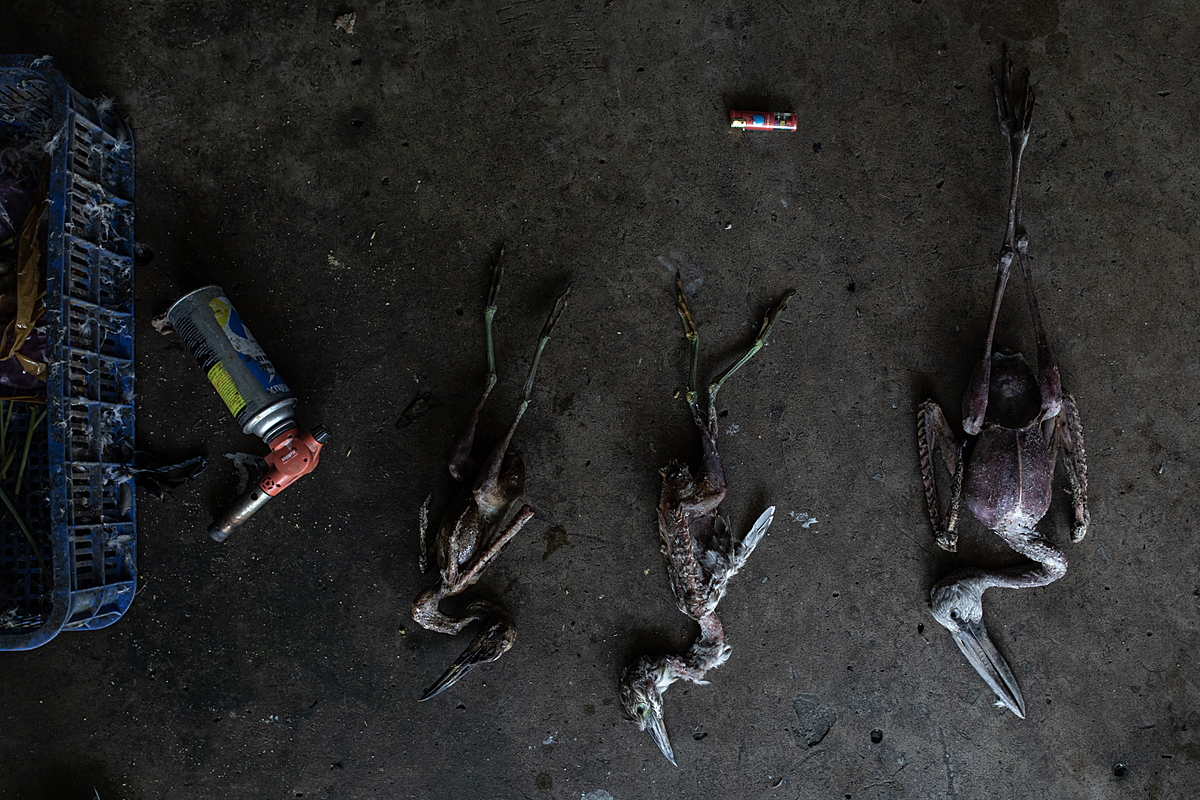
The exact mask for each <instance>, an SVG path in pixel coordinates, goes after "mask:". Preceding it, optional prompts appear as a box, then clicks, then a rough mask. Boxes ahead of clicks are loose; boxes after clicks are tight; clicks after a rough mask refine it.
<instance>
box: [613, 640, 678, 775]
mask: <svg viewBox="0 0 1200 800" xmlns="http://www.w3.org/2000/svg"><path fill="white" fill-rule="evenodd" d="M674 682H675V678H674V676H673V675H672V674H671V669H670V667H669V666H668V665H667V663H666V659H658V660H654V661H652V660H650V659H648V658H642V659H640V660H639V661H638V662H637V663H636V664H634V665H633V666H631V667H629V668H628V669H626V670H625V674H624V675H623V676H622V677H621V705H622V706H623V707H624V709H625V714H626V715H627V716H628V717H629V718H630V719H631V720H633V722H634V724H635V725H637V726H638V730H640V731H649V732H650V738H652V739H653V740H654V743H655V744H656V745H658V749H659V750H661V751H662V754H663V755H664V756H666V757H667V760H668V761H670V762H671V765H672V766H674V765H675V753H674V752H673V751H672V750H671V739H670V738H669V737H668V736H667V726H666V723H665V722H664V721H663V702H662V695H663V692H664V691H666V689H667V687H668V686H670V685H671V684H672V683H674Z"/></svg>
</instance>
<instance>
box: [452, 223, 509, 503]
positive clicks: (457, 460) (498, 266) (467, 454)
mask: <svg viewBox="0 0 1200 800" xmlns="http://www.w3.org/2000/svg"><path fill="white" fill-rule="evenodd" d="M503 275H504V246H503V245H501V247H500V253H499V255H497V256H496V260H495V261H494V262H493V263H492V285H491V288H490V289H488V299H487V305H486V306H485V307H484V309H483V329H484V335H485V337H486V339H487V361H488V372H487V381H486V382H485V383H484V386H483V396H482V397H480V398H479V403H478V404H477V405H476V406H475V410H474V411H472V412H471V416H469V417H467V422H466V424H465V425H464V426H463V429H462V431H461V432H460V433H459V434H458V438H457V439H455V442H454V449H453V451H451V454H450V474H451V475H453V476H454V479H455V480H456V481H458V482H459V483H466V482H467V481H468V480H470V478H471V476H472V475H474V474H475V461H474V459H472V458H471V450H472V448H474V446H475V428H476V426H477V425H478V424H479V414H480V413H481V412H482V411H483V404H484V403H486V402H487V399H488V395H489V394H491V393H492V389H493V388H494V387H495V386H496V348H495V345H494V343H493V337H492V323H493V320H495V318H496V299H497V298H498V297H499V296H500V278H501V277H502V276H503Z"/></svg>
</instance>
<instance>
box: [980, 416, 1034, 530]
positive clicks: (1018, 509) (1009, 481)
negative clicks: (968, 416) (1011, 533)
mask: <svg viewBox="0 0 1200 800" xmlns="http://www.w3.org/2000/svg"><path fill="white" fill-rule="evenodd" d="M1053 476H1054V461H1053V459H1052V457H1051V453H1050V449H1049V447H1047V445H1046V442H1045V440H1044V439H1043V438H1042V435H1041V430H1040V429H1039V427H1038V426H1037V425H1029V426H1027V427H1025V428H1022V429H1020V430H1012V429H1010V428H1002V427H1000V426H998V425H989V426H987V427H985V428H984V429H983V431H982V433H980V435H979V440H978V441H977V442H976V443H975V451H974V453H972V455H971V460H970V462H969V463H968V464H967V468H966V476H965V477H964V479H963V497H964V499H965V500H966V503H967V508H969V509H970V510H971V513H972V514H974V515H975V517H976V519H978V520H979V521H980V522H982V523H983V524H984V525H986V526H987V527H988V528H990V529H992V530H997V529H999V528H1004V527H1008V526H1010V525H1012V524H1014V523H1023V524H1027V525H1028V526H1029V527H1030V528H1032V527H1033V525H1034V524H1036V523H1037V521H1038V520H1040V519H1041V518H1042V517H1043V516H1045V514H1046V511H1047V510H1048V509H1049V508H1050V488H1051V481H1052V478H1053Z"/></svg>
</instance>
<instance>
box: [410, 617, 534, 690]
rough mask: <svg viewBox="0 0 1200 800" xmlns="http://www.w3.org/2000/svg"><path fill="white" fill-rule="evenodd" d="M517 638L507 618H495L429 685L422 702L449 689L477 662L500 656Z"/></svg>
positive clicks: (493, 659)
mask: <svg viewBox="0 0 1200 800" xmlns="http://www.w3.org/2000/svg"><path fill="white" fill-rule="evenodd" d="M515 638H516V632H515V631H514V630H513V628H512V625H510V624H509V622H508V620H507V619H505V618H499V619H495V620H493V621H492V622H491V623H490V624H488V625H486V626H485V627H484V629H483V630H481V631H480V632H479V635H478V636H476V637H475V640H474V641H473V642H471V644H470V646H469V647H467V649H466V650H464V651H463V654H462V655H461V656H459V657H458V658H457V659H456V660H455V662H454V663H453V664H451V665H450V668H449V669H447V670H446V671H445V672H444V673H442V677H440V678H438V680H437V683H435V684H434V685H433V686H430V687H429V689H428V690H427V691H426V692H425V694H424V695H423V696H422V697H421V700H420V702H422V703H424V702H425V701H426V700H428V699H430V698H431V697H436V696H437V695H439V694H441V693H442V692H444V691H446V690H447V689H449V688H450V687H451V686H453V685H454V684H455V683H457V682H458V680H459V678H461V677H463V676H464V675H466V674H467V673H468V672H470V671H471V670H472V669H474V668H475V665H476V664H486V663H487V662H489V661H495V660H496V659H498V658H500V656H502V655H504V654H505V653H507V652H508V650H509V648H511V647H512V645H513V640H514V639H515Z"/></svg>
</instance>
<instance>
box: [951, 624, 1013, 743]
mask: <svg viewBox="0 0 1200 800" xmlns="http://www.w3.org/2000/svg"><path fill="white" fill-rule="evenodd" d="M950 635H951V636H953V637H954V643H955V644H957V645H958V649H959V650H961V651H962V654H963V655H964V656H966V657H967V661H969V662H970V663H971V666H972V667H974V668H975V671H976V672H978V673H979V674H980V676H981V677H982V678H983V679H984V680H985V681H987V685H988V686H990V687H992V691H993V692H995V693H996V697H998V698H1000V702H1002V703H1004V705H1005V706H1007V707H1008V709H1009V710H1010V711H1012V712H1013V713H1014V714H1016V715H1017V716H1018V717H1020V718H1021V719H1025V698H1024V697H1022V696H1021V687H1020V686H1018V685H1017V679H1016V678H1014V677H1013V674H1012V670H1010V669H1009V668H1008V662H1007V661H1005V660H1004V656H1002V655H1000V651H998V650H997V649H996V646H995V645H994V644H992V640H991V639H989V638H988V634H987V629H986V628H985V627H983V622H982V621H980V622H967V623H964V624H963V625H962V628H961V629H960V630H958V631H950Z"/></svg>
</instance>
